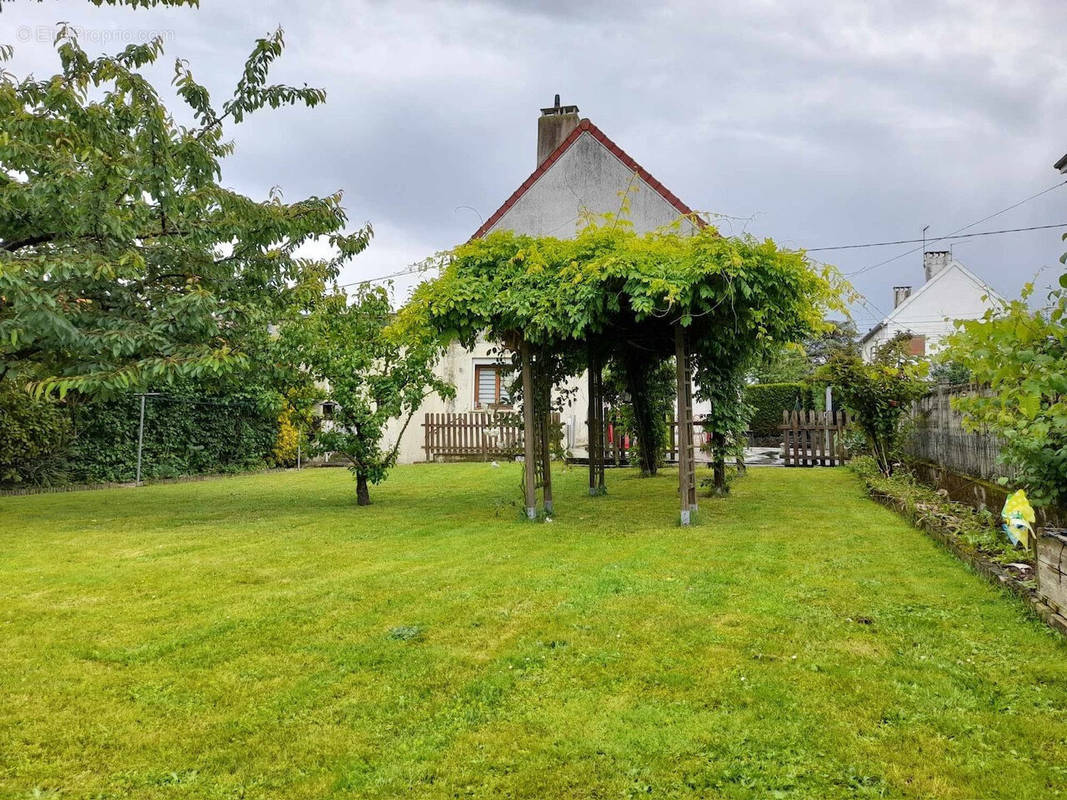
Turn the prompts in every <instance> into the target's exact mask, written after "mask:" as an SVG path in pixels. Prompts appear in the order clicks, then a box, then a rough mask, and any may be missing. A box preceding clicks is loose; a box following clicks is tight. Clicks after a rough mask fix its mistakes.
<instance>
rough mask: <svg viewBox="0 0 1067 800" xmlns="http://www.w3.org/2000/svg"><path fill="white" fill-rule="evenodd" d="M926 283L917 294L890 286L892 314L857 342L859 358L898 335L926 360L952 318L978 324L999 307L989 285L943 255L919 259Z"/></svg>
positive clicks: (950, 328)
mask: <svg viewBox="0 0 1067 800" xmlns="http://www.w3.org/2000/svg"><path fill="white" fill-rule="evenodd" d="M923 270H924V272H925V277H926V281H925V283H923V285H922V286H920V287H919V288H918V289H917V290H915V291H912V287H910V286H894V287H893V311H892V312H890V314H889V315H888V316H887V317H886V318H885V319H883V320H882V321H881V322H879V323H878V324H877V325H875V326H874V327H873V328H871V329H870V330H869V331H867V333H866V334H864V336H863V338H861V339H860V349H861V351H862V353H863V357H864V359H866V360H868V361H869V360H870V359H871V357H872V356H873V355H874V352H875V350H877V349H878V347H879V346H881V345H883V344H885V343H886V342H888V341H889V340H890V339H892V338H893V337H894V336H896V335H897V334H900V333H904V334H907V335H909V336H910V337H911V352H912V353H913V354H914V355H919V356H924V355H926V356H928V355H932V354H934V353H936V352H937V351H938V350H940V349H941V347H942V346H943V340H944V338H945V337H946V336H948V335H949V334H950V333H952V332H953V331H954V330H955V326H954V324H953V323H954V321H955V320H958V319H979V318H980V317H981V316H982V315H983V314H985V312H986V311H987V310H988V309H990V308H995V307H997V306H998V305H1000V304H1001V303H1003V302H1004V298H1002V297H1001V296H1000V295H999V294H997V293H996V292H995V291H993V289H992V288H990V286H989V284H987V283H986V282H985V281H983V280H982V279H981V278H979V277H978V276H977V275H975V274H974V273H973V272H971V271H970V270H969V269H967V267H965V266H964V265H963V264H961V263H960V262H959V261H957V260H956V259H955V258H953V257H952V254H951V253H949V252H947V251H938V252H927V253H924V254H923Z"/></svg>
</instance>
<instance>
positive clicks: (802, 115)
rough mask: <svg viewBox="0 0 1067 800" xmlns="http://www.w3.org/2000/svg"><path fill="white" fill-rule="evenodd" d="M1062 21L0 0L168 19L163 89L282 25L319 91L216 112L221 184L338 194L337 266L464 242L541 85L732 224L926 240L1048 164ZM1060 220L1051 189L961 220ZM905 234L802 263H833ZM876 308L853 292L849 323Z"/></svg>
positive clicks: (876, 299) (990, 263)
mask: <svg viewBox="0 0 1067 800" xmlns="http://www.w3.org/2000/svg"><path fill="white" fill-rule="evenodd" d="M1062 15H1063V12H1062V5H1061V3H1060V2H1059V1H1058V0H1055V1H1054V0H1020V1H1019V2H1014V3H1011V4H1006V3H1003V2H997V0H952V1H951V2H948V1H946V0H942V1H941V2H928V1H920V0H873V1H872V2H864V3H859V2H852V0H800V1H799V2H784V1H782V2H773V1H772V0H746V1H745V2H741V1H740V0H738V1H737V2H718V3H714V4H709V3H706V2H681V1H680V0H677V1H675V2H667V3H661V4H649V3H636V2H634V3H625V4H620V3H615V2H608V1H607V0H589V2H584V3H571V2H562V0H559V1H558V2H557V1H556V0H553V1H552V2H534V0H506V1H505V0H500V1H499V2H493V1H492V0H483V1H482V2H477V3H470V2H454V3H453V2H414V0H399V1H391V2H341V1H340V0H330V2H324V3H316V4H299V5H298V4H295V3H291V2H290V3H282V2H265V3H264V2H260V3H255V2H252V1H251V0H228V2H222V0H203V2H202V8H201V9H200V10H199V11H192V10H188V9H172V10H160V9H156V10H152V11H149V12H145V11H140V12H131V11H128V10H116V9H96V8H92V7H89V6H88V4H86V3H85V2H83V0H64V1H63V2H55V3H45V4H40V5H39V4H36V3H28V2H20V1H19V0H16V2H15V3H13V4H8V5H6V6H5V8H4V14H3V19H0V23H2V24H3V26H4V27H3V28H0V40H6V39H8V38H11V37H6V36H4V35H3V31H6V30H9V29H10V24H11V23H9V22H8V20H12V23H13V24H15V25H16V26H17V25H18V24H20V23H23V24H48V23H51V22H54V21H55V20H57V19H70V20H71V21H74V22H80V23H82V24H85V25H91V26H96V27H98V28H101V29H105V28H107V27H108V26H111V27H115V28H122V27H123V26H126V27H130V26H134V25H137V26H142V27H148V28H165V29H168V30H171V31H172V32H173V35H172V36H171V37H169V38H168V41H167V48H168V49H167V55H168V62H167V64H166V65H165V66H164V67H163V68H161V70H160V81H159V83H161V84H163V85H165V84H166V83H167V81H168V80H169V66H170V61H169V59H170V58H172V57H174V56H179V55H180V56H183V57H188V58H189V59H190V60H191V61H192V65H193V69H194V72H195V73H196V74H197V76H198V77H199V78H200V79H201V80H204V81H206V82H207V83H208V84H209V86H210V87H211V88H212V90H213V92H215V94H216V96H222V95H223V94H224V93H225V92H226V91H227V90H228V89H229V87H230V86H231V85H232V82H233V81H234V80H235V79H236V76H237V72H238V70H239V68H240V65H241V63H242V60H243V58H244V56H245V55H246V53H247V51H248V49H249V48H250V46H251V43H252V39H253V38H254V37H256V36H259V35H262V34H264V33H266V32H267V31H269V30H272V29H273V28H274V27H276V26H277V25H279V24H280V25H282V26H283V27H284V28H285V29H286V38H287V43H288V49H287V52H286V54H285V56H284V58H283V60H282V62H280V63H279V65H278V70H277V77H278V78H279V79H284V80H288V81H299V82H303V81H307V82H308V83H310V84H313V85H321V86H324V87H325V88H326V89H327V92H328V101H327V104H326V105H325V106H324V107H320V108H317V109H314V110H311V111H307V110H300V109H295V110H283V111H280V112H264V113H263V114H261V115H259V116H257V117H253V118H252V119H250V120H248V121H247V122H246V123H244V124H243V125H241V126H239V127H237V128H235V129H232V135H233V136H234V138H235V140H236V142H237V154H236V155H235V156H234V158H233V159H232V160H231V162H230V163H228V164H227V166H226V171H225V174H224V178H225V180H226V181H227V182H228V183H229V184H230V185H233V186H235V187H237V188H240V189H242V190H244V191H248V192H249V193H251V194H254V195H263V194H264V193H265V192H266V190H267V189H268V188H269V187H270V186H272V185H274V184H279V185H281V186H282V187H283V188H284V189H285V191H286V194H287V195H288V196H290V197H296V196H299V195H301V194H309V193H317V194H322V193H325V192H328V191H332V190H334V189H337V188H343V189H344V190H345V192H346V201H347V205H348V207H349V210H350V214H351V217H352V219H353V222H354V224H358V223H360V222H362V221H363V220H364V219H369V220H371V221H372V222H373V223H375V225H376V227H377V230H378V236H377V238H376V240H375V243H374V244H373V245H372V247H371V248H370V250H369V251H368V252H367V253H366V254H365V255H363V256H361V257H360V258H359V259H357V260H356V263H354V264H353V266H352V268H351V272H352V275H351V277H353V278H354V277H357V276H369V275H376V274H382V273H384V272H390V271H394V270H395V269H398V268H400V267H403V266H404V263H395V262H404V261H406V260H415V259H417V258H419V257H420V256H421V255H426V254H428V253H429V252H431V251H433V250H435V249H441V248H446V247H448V246H450V245H452V244H455V243H456V242H459V241H462V240H464V239H466V238H467V236H469V235H470V233H471V232H472V231H473V230H474V229H475V228H476V227H477V225H478V222H479V217H482V218H484V217H485V216H488V215H489V214H490V213H491V212H492V211H493V210H494V209H495V208H496V206H497V205H499V204H500V203H501V202H502V201H503V200H504V199H505V198H506V197H507V196H508V195H509V194H510V193H511V191H512V190H513V189H514V188H515V187H516V186H517V185H518V184H519V183H520V182H521V181H522V180H523V179H525V177H526V176H527V175H528V174H529V173H530V171H531V170H532V169H533V166H534V163H533V162H534V152H535V151H534V144H535V126H536V116H537V113H538V109H539V108H540V107H541V106H543V105H547V104H548V103H550V102H551V99H552V95H553V94H554V93H556V92H559V93H560V94H561V96H562V99H563V101H564V102H568V103H576V104H578V105H579V107H580V108H581V110H582V113H583V115H586V116H589V117H590V118H592V119H593V120H594V121H595V122H596V123H597V124H598V125H599V126H600V127H601V128H602V129H603V130H604V131H605V132H607V133H608V135H609V136H611V137H612V138H613V139H615V141H617V142H618V143H619V144H620V145H621V146H622V147H624V148H625V149H626V150H628V151H629V152H630V153H631V154H632V155H633V156H634V157H635V158H636V159H637V160H638V161H639V162H640V163H642V164H643V165H644V166H645V167H646V168H648V169H649V170H650V171H651V172H652V173H653V174H654V175H656V177H658V178H659V179H660V180H662V181H663V182H664V183H665V184H666V185H667V186H669V187H670V188H671V189H672V190H673V191H674V192H675V193H677V194H678V195H679V196H680V197H682V198H683V199H684V200H685V201H686V202H687V203H689V204H690V205H692V206H694V207H696V208H700V209H706V210H709V211H716V212H721V213H725V214H730V215H733V216H736V217H741V218H745V219H746V220H747V221H746V222H740V221H729V222H727V223H725V224H726V225H728V226H729V228H730V229H731V230H735V231H736V230H742V229H744V230H747V231H749V232H752V233H754V234H757V235H760V236H764V235H765V236H772V237H774V238H776V239H779V240H781V241H782V242H783V243H787V244H789V245H792V246H825V245H833V244H847V243H853V242H861V241H872V240H874V241H878V240H885V239H896V238H910V237H911V236H914V235H918V233H919V231H920V229H921V227H922V226H923V225H926V224H929V225H930V226H931V229H930V230H931V234H933V233H942V234H944V233H948V232H949V231H951V230H953V229H955V228H958V227H960V226H962V225H964V224H967V223H969V222H972V221H974V220H976V219H979V218H981V217H983V216H985V215H987V214H989V213H991V212H992V211H996V210H998V209H1000V208H1003V207H1005V206H1007V205H1009V204H1010V203H1012V202H1014V201H1017V200H1019V199H1021V198H1023V197H1025V196H1027V195H1030V194H1033V193H1034V192H1036V191H1038V190H1040V189H1042V188H1044V187H1046V186H1049V185H1051V184H1052V183H1054V182H1055V181H1056V173H1054V172H1053V171H1052V169H1051V165H1052V162H1053V161H1055V160H1056V159H1057V158H1058V157H1059V156H1061V155H1063V153H1064V152H1067V124H1065V122H1067V118H1065V112H1064V104H1063V101H1062V98H1063V96H1064V93H1065V91H1067V65H1065V62H1064V59H1063V58H1062V42H1061V38H1062V37H1061V35H1060V31H1061V27H1062ZM24 21H25V22H24ZM15 44H17V45H19V53H18V56H17V58H16V68H17V69H18V70H19V71H23V68H32V69H34V70H35V71H37V72H38V73H39V74H45V73H44V70H45V69H51V68H52V67H54V59H53V58H52V56H51V55H50V52H49V51H50V48H49V47H48V45H46V44H39V43H36V42H34V43H30V44H28V45H25V46H24V45H21V44H19V42H15ZM101 49H102V48H101ZM464 206H469V207H472V208H474V209H476V211H475V212H472V211H471V210H470V209H468V208H462V207H464ZM1061 221H1067V188H1065V189H1063V190H1060V191H1059V192H1053V193H1050V194H1048V195H1046V196H1044V197H1042V198H1041V199H1039V200H1037V201H1034V202H1032V203H1029V204H1027V205H1025V206H1023V207H1021V208H1019V209H1017V210H1015V211H1013V212H1011V213H1010V214H1005V215H1003V216H1001V217H998V218H996V220H993V221H991V222H990V223H989V224H987V225H984V226H982V227H983V228H985V229H991V228H1007V227H1022V226H1026V225H1036V224H1047V223H1051V222H1061ZM1065 248H1067V245H1064V244H1063V243H1062V242H1060V240H1059V236H1058V234H1057V233H1056V232H1054V231H1053V232H1043V233H1034V234H1018V235H1012V236H1005V237H1001V238H988V239H979V240H970V241H967V242H966V243H960V244H959V245H957V250H956V252H957V254H958V256H959V257H960V258H961V259H962V260H963V261H964V262H965V263H967V264H968V266H970V267H971V268H972V269H973V270H974V271H975V272H977V273H978V274H979V275H981V276H982V277H984V278H986V279H988V280H989V281H990V282H991V283H992V285H993V286H994V288H996V289H998V290H999V291H1001V292H1003V293H1006V294H1014V293H1016V292H1017V291H1018V288H1019V287H1020V285H1021V284H1022V283H1023V282H1024V281H1025V280H1028V279H1030V277H1032V275H1033V273H1034V272H1036V271H1037V270H1038V269H1039V268H1040V267H1041V266H1042V265H1044V264H1054V263H1055V262H1056V259H1057V258H1058V256H1059V254H1060V253H1061V252H1062V251H1063V249H1065ZM903 249H906V248H898V249H893V248H885V249H876V250H859V251H843V252H840V253H832V254H822V255H823V256H824V257H825V258H826V260H830V261H834V262H835V263H837V264H838V265H839V266H840V267H841V268H842V269H843V270H844V271H851V270H857V269H860V268H863V267H865V266H868V265H870V264H873V263H875V262H877V261H881V260H883V259H885V258H888V257H889V256H891V255H893V254H894V253H896V252H900V251H901V250H903ZM920 276H921V268H920V266H919V259H918V255H915V256H910V257H908V258H906V259H901V260H900V261H898V262H895V263H893V264H891V265H887V266H886V267H883V268H879V269H876V270H873V271H871V272H869V273H866V274H864V275H862V276H860V277H859V278H858V279H857V281H856V283H857V287H858V288H859V289H860V290H861V291H862V292H864V293H865V294H867V295H868V296H869V298H870V301H871V303H872V304H873V305H874V306H876V307H878V308H880V309H882V310H885V307H886V306H887V304H888V303H887V300H888V298H889V297H890V287H891V286H892V285H894V284H897V283H909V282H911V283H918V282H919V281H920ZM1052 277H1053V275H1052V273H1048V272H1047V273H1046V280H1050V279H1051V278H1052ZM876 315H877V312H875V311H872V310H870V309H869V308H862V307H861V308H858V309H857V316H858V317H859V322H860V324H861V327H862V326H863V325H865V324H868V323H870V322H871V321H872V319H871V317H872V316H876Z"/></svg>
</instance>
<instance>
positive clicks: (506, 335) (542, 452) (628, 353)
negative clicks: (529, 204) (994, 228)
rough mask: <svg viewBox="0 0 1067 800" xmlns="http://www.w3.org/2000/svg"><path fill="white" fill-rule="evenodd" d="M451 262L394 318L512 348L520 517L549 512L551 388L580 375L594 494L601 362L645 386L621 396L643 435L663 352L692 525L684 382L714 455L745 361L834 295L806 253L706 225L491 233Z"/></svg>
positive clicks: (682, 511)
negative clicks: (696, 401)
mask: <svg viewBox="0 0 1067 800" xmlns="http://www.w3.org/2000/svg"><path fill="white" fill-rule="evenodd" d="M448 259H449V261H448V263H446V264H445V265H444V266H445V269H443V270H442V273H441V275H440V277H439V278H438V279H436V280H435V281H433V282H428V283H426V284H423V285H422V286H421V287H420V289H419V290H417V292H416V294H415V295H414V296H413V298H412V301H411V303H410V304H409V307H408V309H407V310H406V312H405V315H404V316H405V317H407V318H408V320H409V323H410V324H412V325H420V326H424V327H425V328H426V329H428V330H429V331H431V332H432V333H433V334H435V335H437V336H439V337H441V338H443V339H446V340H448V341H457V340H458V341H460V342H461V343H463V344H464V345H466V346H468V347H470V346H473V344H474V342H475V341H477V339H478V337H480V336H487V337H488V338H489V339H490V340H492V341H496V342H501V343H502V344H504V346H505V347H506V348H507V349H508V350H509V351H511V353H512V354H513V355H514V361H515V364H516V367H517V368H518V369H519V370H520V371H521V379H522V395H523V402H522V414H523V432H524V437H523V438H524V449H523V456H524V475H523V494H524V498H523V505H524V509H525V515H526V516H527V517H528V518H530V519H537V518H538V516H539V513H542V512H543V513H544V514H545V515H550V514H552V513H554V512H555V510H556V509H555V503H554V499H553V494H552V470H551V448H552V441H551V438H552V436H551V431H550V428H551V408H550V407H551V397H552V391H553V389H554V388H555V387H556V386H557V385H560V383H561V382H562V381H563V380H566V379H572V378H574V377H577V376H578V375H580V374H581V373H582V372H586V373H587V389H588V395H589V398H588V408H587V423H588V431H589V437H588V442H589V443H588V452H589V493H590V494H591V495H601V494H604V493H605V491H606V490H605V460H606V455H607V447H606V442H605V438H606V437H605V387H604V369H605V365H606V364H608V363H611V364H613V365H614V364H620V365H622V367H623V370H624V372H626V375H627V380H628V382H629V381H631V380H644V381H645V383H644V385H643V386H642V387H640V388H641V389H642V391H637V388H638V387H637V386H636V384H635V385H634V386H633V387H631V391H630V394H631V401H632V402H634V410H635V415H639V416H641V419H640V420H639V422H638V423H637V427H638V429H639V430H641V429H645V430H647V425H646V423H647V422H648V414H647V409H648V407H649V406H648V403H649V395H648V393H647V391H645V390H647V388H648V383H647V376H648V375H650V374H652V372H653V370H654V367H655V366H656V365H657V364H662V363H664V362H665V361H667V360H668V359H671V358H673V359H674V363H675V401H676V415H677V425H678V436H677V439H678V443H679V446H678V509H679V520H680V522H681V524H682V525H688V524H690V522H691V521H692V515H693V512H694V511H696V510H697V490H696V489H697V487H696V458H695V455H696V453H695V447H694V444H693V438H694V437H693V428H694V425H693V394H694V381H696V382H697V383H698V384H700V389H701V392H700V394H701V396H702V397H704V398H706V399H708V400H710V402H711V412H710V414H709V417H708V424H710V425H711V426H712V433H713V437H714V438H713V441H714V442H715V444H716V446H717V447H718V449H719V450H720V451H721V450H723V449H724V448H725V447H726V436H727V433H728V432H729V431H731V430H733V428H732V427H731V425H734V424H735V421H736V418H737V416H738V415H739V414H740V409H739V406H740V401H739V400H738V398H737V397H736V396H735V395H736V394H737V391H735V390H736V389H737V387H738V385H739V383H740V377H739V376H740V375H741V374H742V372H743V370H744V368H745V367H746V365H747V364H749V363H751V360H752V359H753V358H754V357H755V356H757V355H758V354H759V352H760V351H761V349H762V348H765V347H767V346H768V344H773V343H781V342H787V341H799V340H800V338H801V337H803V336H805V335H807V334H808V333H809V332H810V331H811V330H812V326H813V325H816V324H818V322H819V321H820V320H821V319H822V316H823V310H822V307H821V303H823V302H824V301H825V299H826V298H827V297H831V296H833V286H832V284H831V283H830V282H829V281H828V279H827V278H826V277H824V276H820V275H819V274H818V273H816V272H815V271H813V270H812V269H811V267H810V264H809V262H808V261H807V260H806V258H805V257H804V254H803V253H799V252H794V251H783V250H780V249H778V248H777V246H776V245H775V244H774V243H773V242H771V241H769V240H762V241H756V240H754V239H749V238H745V237H741V238H726V237H721V236H719V235H718V233H717V232H716V231H715V230H714V229H712V228H710V226H709V227H708V228H706V229H702V230H700V231H698V232H697V233H695V234H693V235H684V236H683V235H678V234H676V233H674V232H672V231H669V230H668V231H656V232H651V233H648V234H636V233H634V232H632V231H629V230H627V229H626V228H625V227H624V226H622V225H617V224H615V223H613V222H610V221H609V222H606V223H604V224H602V225H600V226H597V225H595V224H590V225H589V226H587V227H586V228H584V229H583V230H582V231H581V232H579V234H578V235H577V237H576V238H574V239H568V240H563V239H555V238H553V237H530V236H521V235H518V234H514V233H511V232H508V231H501V232H496V233H492V234H489V235H487V236H485V237H484V238H479V239H477V240H472V241H471V242H468V243H467V244H465V245H461V246H460V247H459V248H457V249H456V250H454V251H452V252H451V253H450V254H449V255H448ZM638 397H640V402H637V401H636V398H638ZM639 406H640V407H641V408H640V409H639ZM721 474H722V470H721V469H717V470H716V476H717V477H719V476H721ZM539 478H540V479H539ZM539 488H540V490H541V495H540V497H539V496H538V489H539ZM539 501H540V502H539Z"/></svg>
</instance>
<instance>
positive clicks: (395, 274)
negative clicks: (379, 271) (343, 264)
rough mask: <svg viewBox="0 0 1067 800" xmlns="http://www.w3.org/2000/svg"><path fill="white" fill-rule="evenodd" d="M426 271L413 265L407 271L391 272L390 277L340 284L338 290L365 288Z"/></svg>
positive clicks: (380, 276)
mask: <svg viewBox="0 0 1067 800" xmlns="http://www.w3.org/2000/svg"><path fill="white" fill-rule="evenodd" d="M424 269H425V267H423V266H422V265H421V264H412V265H411V266H410V267H407V268H406V269H402V270H399V271H397V272H391V273H390V274H388V275H379V276H378V277H377V278H366V279H365V280H362V281H352V282H351V283H339V284H337V288H338V289H344V288H345V287H346V286H364V285H365V284H368V283H377V282H378V281H387V280H389V279H390V278H399V277H401V276H403V275H414V274H415V273H417V272H422V271H423V270H424Z"/></svg>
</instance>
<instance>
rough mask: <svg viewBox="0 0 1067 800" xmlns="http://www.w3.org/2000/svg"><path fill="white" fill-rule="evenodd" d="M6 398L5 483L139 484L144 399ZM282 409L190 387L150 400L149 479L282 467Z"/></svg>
mask: <svg viewBox="0 0 1067 800" xmlns="http://www.w3.org/2000/svg"><path fill="white" fill-rule="evenodd" d="M2 388H3V391H2V392H0V484H7V485H11V484H30V485H45V486H48V485H57V484H58V485H61V484H64V483H110V482H125V481H132V480H133V479H134V477H135V475H136V470H137V432H138V423H139V418H140V409H141V401H140V398H139V397H137V396H136V395H128V396H126V397H120V398H117V399H114V400H107V401H93V402H84V401H82V402H78V401H77V400H71V399H70V398H68V401H67V402H66V403H62V404H61V403H51V402H49V403H45V402H40V401H33V400H32V399H31V398H29V396H28V395H26V393H25V392H22V391H21V390H19V389H16V388H14V387H10V388H9V387H6V386H5V387H2ZM278 411H279V409H278V408H277V404H276V403H275V402H274V398H273V395H272V394H271V393H266V392H262V391H259V392H254V391H253V392H247V393H239V394H232V393H231V394H222V395H213V394H207V393H203V392H201V391H197V390H196V389H195V387H182V388H181V389H176V390H172V391H170V392H167V393H165V394H160V395H158V396H155V397H148V398H147V399H146V402H145V425H144V450H143V453H142V468H141V476H142V478H144V479H153V478H175V477H179V476H183V475H197V474H203V473H219V472H241V471H244V470H251V469H260V468H263V467H267V466H272V465H273V464H274V457H273V450H274V447H275V444H276V441H277V438H278V430H279V415H278Z"/></svg>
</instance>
